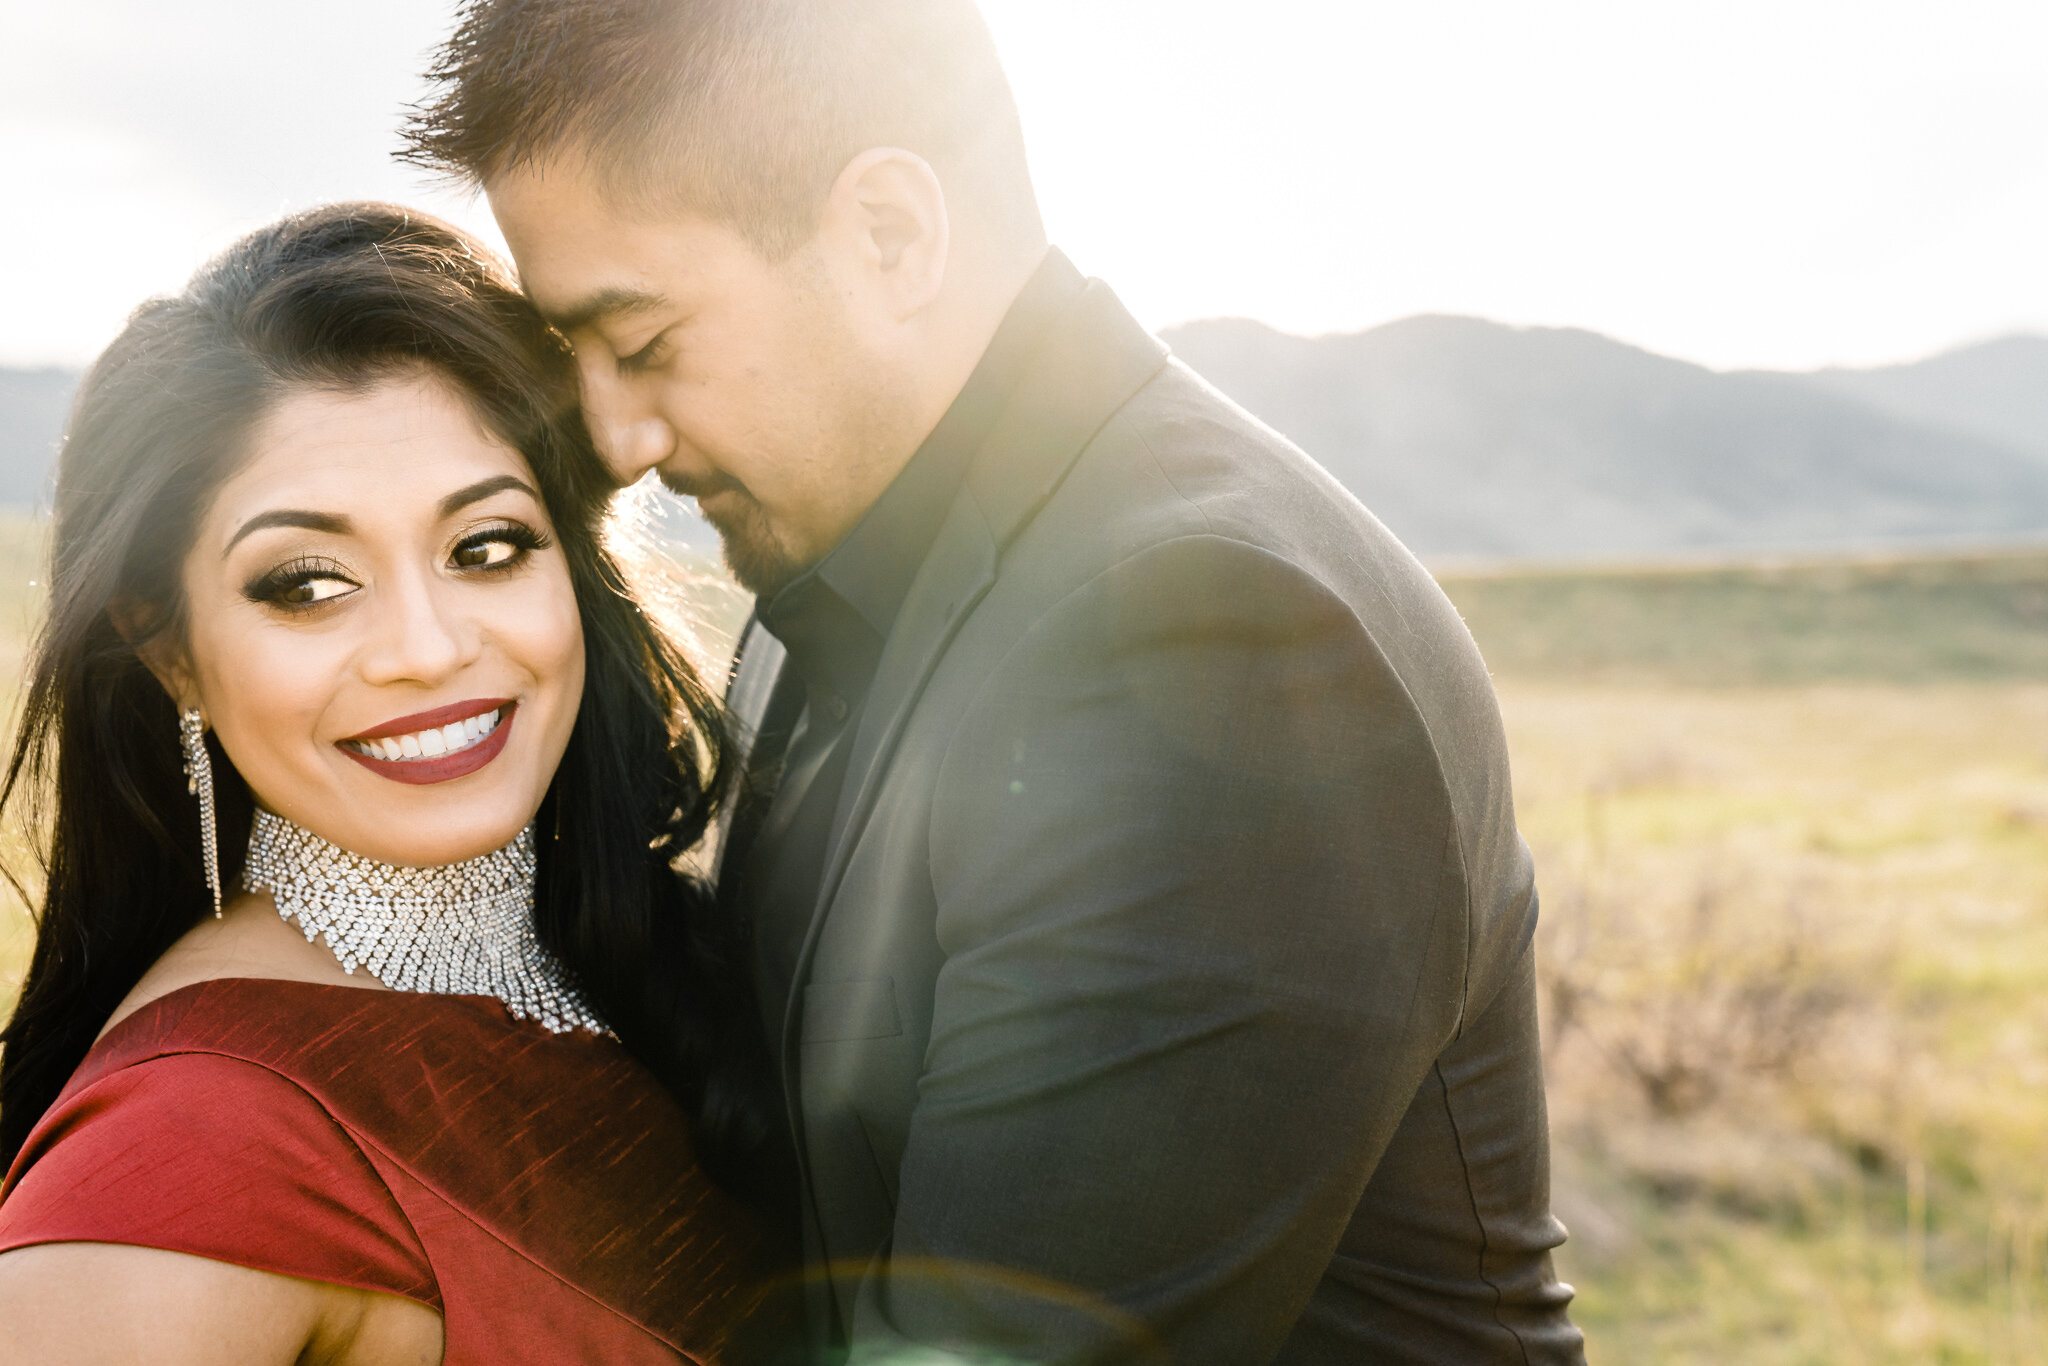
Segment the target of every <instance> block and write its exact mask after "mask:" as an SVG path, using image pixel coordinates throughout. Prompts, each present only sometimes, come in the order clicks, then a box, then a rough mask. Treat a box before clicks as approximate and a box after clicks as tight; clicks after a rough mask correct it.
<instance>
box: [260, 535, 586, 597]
mask: <svg viewBox="0 0 2048 1366" xmlns="http://www.w3.org/2000/svg"><path fill="white" fill-rule="evenodd" d="M553 544H554V542H553V541H552V540H550V539H549V538H548V537H547V536H545V535H543V534H542V533H541V532H539V531H536V530H535V529H534V528H532V527H530V526H526V525H523V524H521V523H519V522H507V523H505V524H503V525H501V526H494V527H486V528H484V529H483V530H481V531H474V532H471V533H470V534H469V535H467V536H465V537H463V538H462V539H461V540H460V541H457V542H456V543H455V548H454V550H452V551H450V552H449V556H448V558H449V559H450V560H457V559H459V557H460V556H461V555H462V554H463V552H465V551H470V550H478V549H482V548H483V547H485V546H489V545H509V546H511V547H512V548H513V549H514V551H516V552H517V553H515V554H513V555H512V556H510V557H508V558H506V559H505V560H502V561H500V562H499V563H497V564H472V565H464V564H457V565H456V566H455V568H456V569H457V570H458V571H460V572H463V573H474V574H502V573H506V572H508V571H510V570H513V569H517V568H518V567H519V566H520V565H521V564H523V563H524V562H525V560H526V557H527V556H528V555H531V554H533V553H534V552H535V551H539V550H546V549H547V548H548V547H549V546H551V545H553ZM322 579H331V580H334V581H335V582H338V583H345V584H347V585H349V587H350V588H352V589H354V588H360V587H362V585H361V584H359V583H357V582H356V581H355V579H353V578H352V577H350V575H349V573H348V571H347V570H346V569H344V568H342V567H341V566H340V565H338V564H336V563H335V562H334V561H332V560H323V559H318V558H316V557H314V556H310V555H302V556H300V557H299V558H298V559H295V560H291V561H288V562H286V563H284V564H281V565H279V566H277V567H276V568H275V569H272V570H270V571H269V572H267V573H263V574H259V575H257V576H256V577H255V578H253V579H251V580H250V581H249V582H248V584H246V585H245V586H244V587H243V589H242V593H243V595H244V596H245V597H247V598H248V599H249V600H250V601H251V602H263V603H269V604H270V605H271V606H273V607H279V608H282V609H284V610H285V611H288V612H304V611H310V610H312V609H314V608H317V607H320V606H322V605H324V604H325V603H328V602H332V601H334V599H335V598H340V597H346V596H348V595H347V594H345V593H336V594H333V595H331V596H330V597H326V598H317V599H314V600H312V601H310V602H292V601H289V600H288V599H289V595H290V594H292V593H293V592H295V591H297V590H299V589H302V588H304V587H306V586H307V585H308V584H312V583H317V582H319V581H320V580H322Z"/></svg>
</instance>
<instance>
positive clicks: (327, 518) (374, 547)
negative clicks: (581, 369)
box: [171, 372, 583, 866]
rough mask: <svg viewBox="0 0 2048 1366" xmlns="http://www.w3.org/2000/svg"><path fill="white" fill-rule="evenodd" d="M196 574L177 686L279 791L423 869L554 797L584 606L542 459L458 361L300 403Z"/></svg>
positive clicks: (218, 507)
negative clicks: (465, 385) (458, 371)
mask: <svg viewBox="0 0 2048 1366" xmlns="http://www.w3.org/2000/svg"><path fill="white" fill-rule="evenodd" d="M184 589H185V594H186V599H187V602H188V603H189V604H190V607H189V633H188V638H187V639H188V649H189V654H188V656H187V664H186V667H185V669H184V670H182V671H181V672H179V673H178V674H177V675H176V676H174V677H173V678H172V680H171V682H172V685H173V691H174V692H180V693H183V694H184V695H183V696H181V697H180V698H179V702H180V705H181V707H183V706H192V705H195V704H196V705H197V706H199V707H200V709H201V710H202V711H203V712H204V713H205V715H206V720H207V722H208V724H210V725H211V726H212V727H213V728H214V730H215V731H216V732H217V733H218V735H219V737H220V742H221V745H222V747H223V748H224V749H226V751H227V754H228V757H229V758H230V759H232V760H233V761H234V764H235V767H236V768H237V769H239V770H240V771H241V773H242V776H243V777H244V778H246V779H247V780H248V782H249V785H250V787H251V788H252V789H253V790H254V792H255V795H256V800H257V803H258V804H259V805H261V806H262V807H264V808H265V809H267V810H270V811H273V812H276V813H277V814H278V815H280V816H284V817H287V818H289V819H290V820H293V821H296V822H297V823H299V824H300V825H302V826H304V827H306V828H307V829H308V830H311V831H312V832H313V833H315V834H317V835H319V836H321V837H322V838H324V839H327V840H329V841H331V842H332V843H335V844H338V845H340V846H341V847H343V848H344V849H349V850H352V851H354V852H356V853H359V854H362V855H365V856H367V857H369V858H373V859H378V860H381V861H383V862H386V863H397V864H408V865H414V866H427V865H434V864H442V863H452V862H455V861H457V860H460V859H466V858H472V857H475V856H476V855H479V854H483V853H487V852H489V851H490V850H493V849H496V848H498V847H500V846H501V845H504V844H505V843H507V842H509V841H510V840H511V839H512V838H513V837H514V836H515V835H517V834H518V833H519V831H520V829H521V828H522V827H524V826H525V825H526V823H527V822H528V821H529V820H531V819H532V818H533V814H534V812H535V810H536V809H538V807H539V806H540V802H541V798H542V796H543V795H544V794H545V793H546V791H547V787H548V783H549V781H550V780H551V779H552V778H553V776H554V772H555V768H556V766H557V765H558V764H559V763H560V762H561V758H562V752H563V750H564V749H565V748H566V747H567V746H568V743H569V732H570V731H571V729H572V728H573V727H574V725H575V721H576V709H577V705H578V703H579V702H580V700H581V698H582V694H583V625H582V619H581V617H580V616H579V614H578V612H577V610H576V599H575V594H574V592H573V591H572V589H571V588H570V583H569V567H568V562H567V561H566V560H565V559H564V557H563V554H562V551H561V548H560V547H559V546H558V545H557V543H556V538H555V533H554V527H553V524H552V523H551V522H550V520H549V518H548V514H547V509H546V508H545V507H543V506H542V504H541V501H540V495H539V492H538V489H537V487H536V484H535V481H534V478H533V475H532V472H531V471H530V470H528V468H527V465H526V461H525V460H524V459H523V458H522V457H521V456H520V455H519V453H518V452H517V451H515V450H513V449H512V448H511V447H509V446H507V445H506V444H505V443H504V442H503V441H501V440H499V439H498V438H497V437H496V436H493V435H492V434H490V433H489V432H488V431H487V430H486V429H485V428H484V427H483V426H482V425H481V424H480V423H479V421H478V420H477V418H476V417H475V415H474V414H473V412H472V411H471V408H470V406H469V404H468V403H467V402H465V400H464V399H463V398H462V397H461V396H460V395H459V393H458V392H457V391H456V390H455V389H454V387H453V386H452V385H451V384H450V383H449V382H447V381H444V380H442V379H440V378H439V377H437V376H432V375H429V374H427V373H425V372H415V373H411V374H405V375H399V376H394V377H392V378H389V379H384V380H379V381H377V382H376V383H374V384H372V385H370V386H368V387H366V388H364V389H361V390H358V391H356V392H352V393H350V392H333V391H325V390H316V389H306V390H301V391H298V392H295V393H293V394H291V395H289V396H288V397H286V398H285V399H283V400H282V401H281V402H279V403H278V404H277V405H276V406H275V407H274V408H273V409H272V410H271V412H270V413H269V415H268V416H267V417H266V418H265V420H264V421H263V422H262V423H261V424H260V425H259V426H258V428H257V430H256V432H255V434H254V439H253V441H252V444H251V455H250V457H249V459H248V461H247V463H246V464H245V465H243V466H242V468H241V469H240V470H238V471H237V472H236V473H235V474H234V475H233V477H231V478H230V479H228V480H227V482H226V483H224V484H223V485H222V486H221V488H220V491H219V493H218V494H217V495H216V497H215V498H214V502H213V505H212V507H211V508H210V509H209V510H208V511H207V513H206V515H205V517H204V519H203V521H202V522H201V523H200V528H199V535H198V538H197V540H196V541H195V543H194V545H193V548H192V551H191V553H190V554H189V555H188V556H187V557H186V560H185V570H184Z"/></svg>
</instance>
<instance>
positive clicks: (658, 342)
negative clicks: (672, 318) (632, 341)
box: [619, 328, 668, 375]
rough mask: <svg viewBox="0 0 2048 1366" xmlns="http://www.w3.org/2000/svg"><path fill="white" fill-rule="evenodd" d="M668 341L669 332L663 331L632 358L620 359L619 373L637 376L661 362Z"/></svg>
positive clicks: (624, 357)
mask: <svg viewBox="0 0 2048 1366" xmlns="http://www.w3.org/2000/svg"><path fill="white" fill-rule="evenodd" d="M667 341H668V331H667V329H665V328H664V329H663V330H662V331H660V332H657V333H655V334H654V339H653V340H652V341H650V342H648V343H647V345H645V346H643V347H641V348H640V349H639V350H638V351H635V352H634V353H633V354H632V355H630V356H620V357H619V373H620V374H622V375H637V374H639V373H641V372H642V371H644V370H646V369H648V368H649V367H651V366H653V365H656V364H658V363H659V362H660V359H661V356H662V353H663V352H664V350H665V347H666V343H667Z"/></svg>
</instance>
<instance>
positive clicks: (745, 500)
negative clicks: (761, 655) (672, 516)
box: [662, 475, 809, 602]
mask: <svg viewBox="0 0 2048 1366" xmlns="http://www.w3.org/2000/svg"><path fill="white" fill-rule="evenodd" d="M662 482H663V483H666V484H668V486H669V488H670V489H672V490H673V491H674V492H676V493H679V494H682V495H683V496H684V497H686V498H697V499H701V498H702V497H703V495H705V494H708V493H724V494H726V497H724V498H721V499H719V500H718V510H717V511H716V512H713V511H709V510H707V509H706V508H705V507H704V505H703V503H702V502H701V501H700V502H699V503H698V512H699V513H700V514H701V515H702V516H703V518H704V520H705V521H707V522H709V523H711V528H712V530H714V531H716V532H717V533H718V540H719V543H720V545H721V546H722V547H723V548H724V550H725V567H726V568H727V569H730V570H731V571H732V576H733V577H734V578H735V579H738V580H739V583H740V587H742V588H744V589H746V590H747V591H748V592H749V593H752V594H753V595H754V596H755V597H756V598H759V599H760V600H761V601H762V602H767V601H768V600H769V599H770V598H772V597H774V596H775V595H776V594H777V593H779V592H781V591H782V589H783V587H784V586H785V585H786V584H788V583H789V581H790V580H791V579H794V578H795V577H796V576H797V575H799V574H801V573H803V572H804V570H805V569H807V568H809V566H808V565H805V564H802V563H800V562H799V561H798V560H797V559H796V557H795V556H793V555H791V554H790V553H789V551H788V550H787V549H786V548H785V547H784V546H783V544H782V542H781V540H780V539H779V538H778V537H777V536H776V534H775V528H774V527H773V526H772V525H771V524H770V523H769V521H768V514H767V512H766V511H765V510H764V509H763V508H762V506H761V505H760V503H758V502H756V501H755V499H754V495H753V494H751V493H749V492H747V490H746V489H744V488H742V487H741V486H740V485H739V484H738V483H737V482H736V481H733V480H722V481H720V482H719V483H718V485H717V486H716V487H715V488H710V487H705V486H703V485H697V486H695V487H682V486H679V485H678V484H677V483H675V482H672V481H670V480H669V479H668V478H667V477H666V475H664V476H663V480H662Z"/></svg>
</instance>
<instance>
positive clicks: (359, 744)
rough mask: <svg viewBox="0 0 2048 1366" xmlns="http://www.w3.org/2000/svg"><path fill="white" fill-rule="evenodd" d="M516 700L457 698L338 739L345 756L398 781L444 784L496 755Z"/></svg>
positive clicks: (509, 728)
mask: <svg viewBox="0 0 2048 1366" xmlns="http://www.w3.org/2000/svg"><path fill="white" fill-rule="evenodd" d="M518 706H519V704H518V703H517V702H515V701H513V700H511V699H510V698H502V697H501V698H494V699H489V700H484V701H469V702H455V703H451V704H450V705H448V706H445V707H436V708H434V709H433V710H432V711H423V712H415V713H413V714H412V715H410V716H401V717H398V718H396V719H395V720H391V721H386V722H385V723H384V724H383V725H381V726H377V727H375V728H373V729H371V730H367V731H364V732H363V733H362V734H361V735H354V736H350V737H349V738H348V739H346V740H337V741H335V745H336V747H337V748H339V749H340V750H341V752H342V753H343V754H346V755H347V756H348V757H349V758H351V759H353V760H355V761H356V762H357V763H359V764H361V765H362V766H363V767H364V768H367V769H369V770H370V772H372V773H375V774H377V775H378V776H380V777H384V778H390V779H392V780H393V781H394V782H401V783H445V782H447V781H449V780H450V779H452V778H460V777H463V776H465V775H466V774H470V773H474V772H476V771H477V770H478V769H480V768H482V767H483V766H484V765H485V764H488V763H489V762H490V761H491V760H493V759H495V758H497V757H498V755H499V754H500V753H501V752H503V750H504V748H505V741H506V739H507V737H508V736H509V735H510V733H511V730H512V716H513V713H514V712H515V711H516V710H517V709H518Z"/></svg>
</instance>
